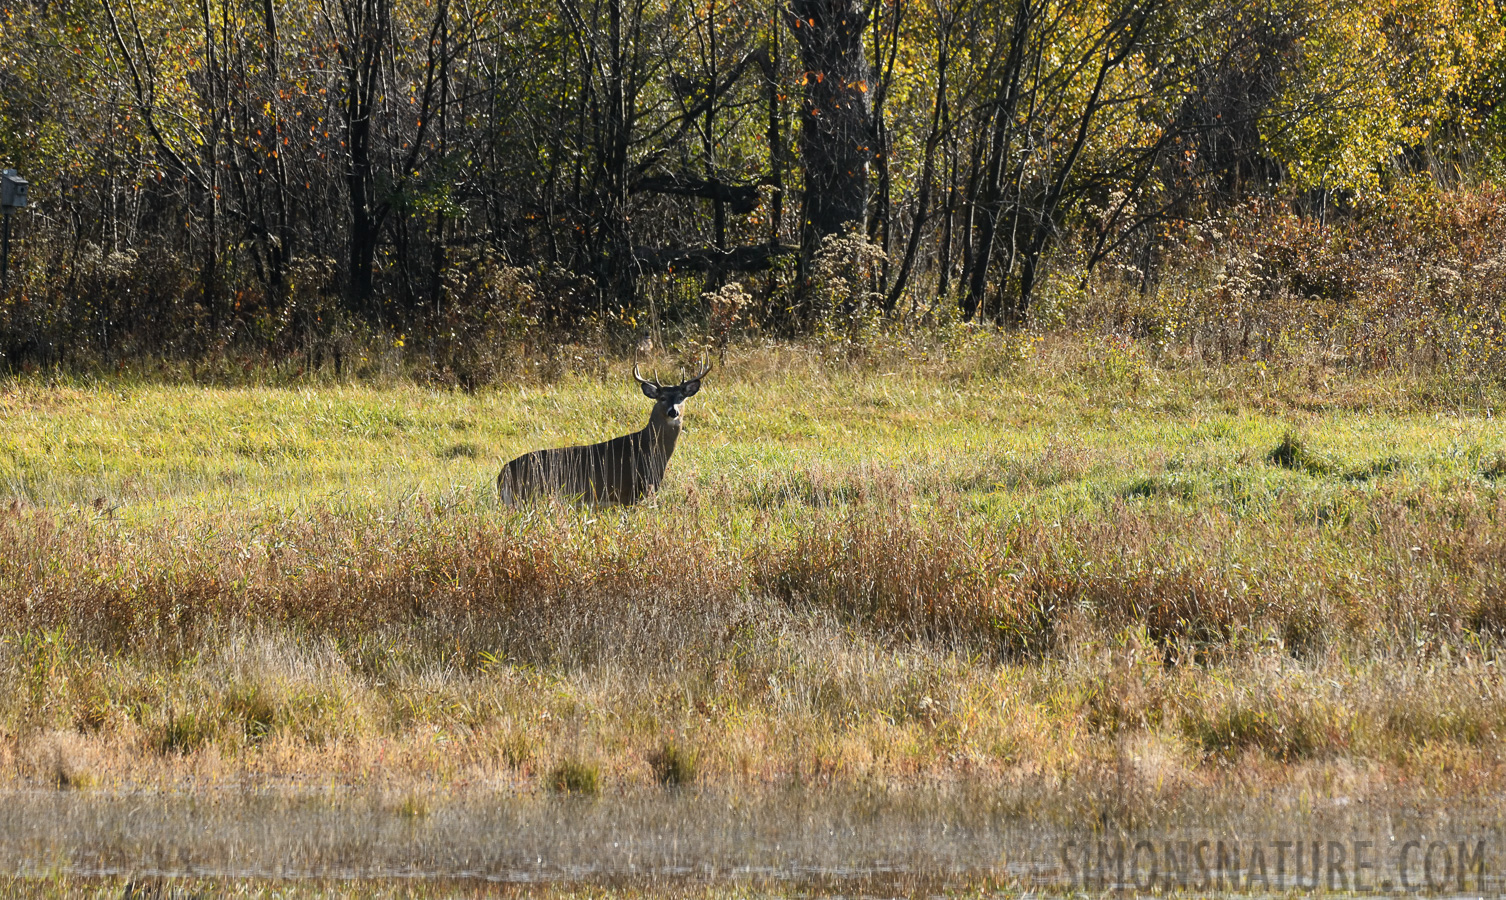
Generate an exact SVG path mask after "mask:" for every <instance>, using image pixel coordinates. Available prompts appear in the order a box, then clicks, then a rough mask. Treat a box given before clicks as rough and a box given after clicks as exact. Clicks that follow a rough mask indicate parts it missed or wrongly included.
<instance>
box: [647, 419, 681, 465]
mask: <svg viewBox="0 0 1506 900" xmlns="http://www.w3.org/2000/svg"><path fill="white" fill-rule="evenodd" d="M680 427H681V418H680V417H678V416H677V417H675V418H673V419H671V418H670V417H669V416H667V415H665V413H664V411H663V410H662V409H659V408H658V407H655V408H654V412H653V414H652V415H650V416H649V417H648V425H647V426H645V427H644V429H643V436H644V437H645V438H647V439H648V445H649V446H650V447H652V448H654V450H656V451H657V452H658V453H660V454H662V457H661V458H662V459H666V460H667V459H669V455H670V454H671V453H673V452H675V441H677V440H679V439H680Z"/></svg>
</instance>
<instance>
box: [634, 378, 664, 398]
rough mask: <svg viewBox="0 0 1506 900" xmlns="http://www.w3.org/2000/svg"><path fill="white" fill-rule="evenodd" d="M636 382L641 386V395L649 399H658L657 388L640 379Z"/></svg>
mask: <svg viewBox="0 0 1506 900" xmlns="http://www.w3.org/2000/svg"><path fill="white" fill-rule="evenodd" d="M638 384H639V385H640V386H641V387H642V388H643V396H645V397H647V398H648V399H650V400H658V399H659V389H658V388H656V387H654V386H653V385H651V384H649V383H648V382H646V381H640V382H638Z"/></svg>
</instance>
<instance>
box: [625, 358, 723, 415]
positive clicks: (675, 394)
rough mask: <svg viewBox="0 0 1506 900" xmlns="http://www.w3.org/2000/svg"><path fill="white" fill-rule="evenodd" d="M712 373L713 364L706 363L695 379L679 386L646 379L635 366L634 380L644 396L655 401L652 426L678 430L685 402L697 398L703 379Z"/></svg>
mask: <svg viewBox="0 0 1506 900" xmlns="http://www.w3.org/2000/svg"><path fill="white" fill-rule="evenodd" d="M710 371H711V364H710V363H706V364H704V365H703V366H702V367H701V371H700V372H697V373H696V375H695V377H693V378H690V379H687V380H685V381H682V382H680V383H679V384H672V385H666V384H660V383H659V379H657V378H654V379H652V380H650V379H645V378H643V377H642V376H641V375H639V374H638V367H637V366H636V365H635V366H633V380H634V381H637V382H638V385H639V386H640V387H642V388H643V396H645V397H647V398H648V399H650V400H653V401H655V403H654V411H653V414H652V415H651V416H650V417H649V422H650V423H651V424H657V425H661V426H668V427H670V428H674V429H676V430H678V429H679V427H680V424H681V418H680V416H681V414H682V413H683V412H684V409H683V407H684V405H685V400H686V399H687V398H689V397H693V396H695V392H696V391H699V390H700V389H701V379H702V378H705V377H706V373H707V372H710Z"/></svg>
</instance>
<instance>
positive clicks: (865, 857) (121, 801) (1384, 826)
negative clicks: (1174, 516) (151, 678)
mask: <svg viewBox="0 0 1506 900" xmlns="http://www.w3.org/2000/svg"><path fill="white" fill-rule="evenodd" d="M1068 808H1069V807H1068V805H1063V806H1062V807H1060V808H1057V809H1055V810H1054V811H1053V812H1051V813H1050V814H1042V813H1041V812H1040V811H1039V808H1038V807H1037V808H1035V810H1034V811H1032V812H1029V813H1022V812H1021V810H1022V806H1021V798H1020V797H1019V796H1018V795H1012V796H1007V797H1006V796H1004V795H1002V794H998V793H994V792H991V791H989V790H988V789H987V788H983V787H977V788H969V789H956V788H937V789H934V790H922V789H916V788H910V789H906V790H900V791H884V790H873V791H859V790H844V791H822V790H808V789H788V790H778V789H776V790H770V791H766V792H762V793H759V794H756V795H744V794H739V793H734V792H724V791H703V792H698V793H658V792H652V793H643V794H636V795H625V796H603V797H599V798H594V799H580V798H561V797H554V796H534V795H523V796H517V795H497V796H493V797H489V798H485V799H467V800H457V801H452V802H449V803H445V804H442V805H436V806H435V807H434V808H433V809H432V810H431V811H423V810H422V808H421V806H420V808H419V810H418V811H417V814H415V810H414V805H413V804H411V803H410V804H407V805H406V806H405V804H404V803H402V802H393V801H392V799H391V798H383V797H378V796H374V795H369V794H362V793H360V792H358V791H334V792H306V793H298V792H293V791H288V790H258V791H235V790H227V791H216V792H198V793H193V794H187V795H164V794H159V793H112V792H108V791H54V790H37V791H22V792H9V793H4V794H3V795H0V869H3V870H5V871H9V872H13V873H28V874H30V873H45V872H70V873H74V874H80V875H138V876H147V875H194V876H222V877H257V878H302V877H326V878H327V877H336V878H341V877H368V878H369V877H401V878H445V879H477V880H485V881H497V882H551V881H554V882H578V881H589V882H613V883H615V882H646V883H669V882H684V881H689V882H708V881H711V882H716V881H740V880H741V881H755V882H762V883H767V882H774V883H785V884H791V885H805V886H810V887H818V886H823V885H824V886H827V887H830V888H832V889H835V890H839V891H841V890H848V891H851V892H857V893H879V894H886V893H898V892H904V893H913V892H915V891H916V890H922V891H924V890H926V889H935V890H942V889H944V888H946V887H948V886H952V885H960V884H978V883H984V882H986V883H993V884H998V885H1000V886H1005V887H1011V888H1016V889H1022V890H1040V889H1053V890H1070V889H1077V890H1084V889H1086V890H1089V891H1095V890H1100V889H1114V888H1115V887H1116V886H1117V887H1121V888H1134V889H1138V890H1139V891H1141V892H1150V891H1162V890H1167V889H1180V890H1197V891H1198V892H1201V893H1208V892H1215V893H1216V892H1225V893H1232V892H1236V891H1237V892H1240V893H1246V892H1249V893H1267V892H1278V891H1282V890H1291V889H1297V890H1310V889H1316V888H1319V887H1322V888H1328V889H1330V890H1333V889H1337V890H1344V889H1350V890H1353V889H1356V888H1358V889H1359V890H1360V891H1361V892H1365V891H1379V892H1387V891H1389V892H1398V893H1399V892H1408V891H1410V890H1421V891H1423V892H1427V893H1433V894H1467V895H1469V896H1482V895H1501V894H1503V892H1506V832H1503V828H1502V817H1501V816H1500V815H1499V814H1498V812H1499V808H1498V807H1494V806H1493V805H1490V804H1485V803H1483V802H1482V803H1481V804H1480V806H1479V808H1478V809H1474V810H1461V809H1458V808H1442V807H1423V806H1407V805H1401V804H1396V805H1391V806H1385V807H1381V806H1376V805H1373V804H1350V803H1347V802H1345V801H1344V800H1342V799H1339V800H1330V801H1324V802H1318V803H1313V802H1311V801H1309V800H1307V799H1305V798H1304V797H1295V798H1290V799H1285V800H1264V801H1262V800H1256V799H1245V800H1238V801H1229V800H1227V799H1224V800H1219V801H1216V802H1215V801H1211V800H1210V801H1206V802H1201V801H1198V800H1197V799H1196V798H1192V799H1191V800H1187V799H1185V798H1184V800H1183V801H1182V802H1180V803H1178V804H1177V806H1176V808H1175V809H1170V810H1167V809H1163V810H1161V811H1160V812H1159V813H1158V814H1157V816H1156V817H1155V820H1154V821H1151V822H1147V823H1145V824H1140V825H1138V826H1136V827H1131V828H1124V827H1120V826H1117V825H1115V824H1114V823H1113V821H1112V817H1111V816H1109V815H1107V814H1104V813H1099V814H1097V815H1094V814H1091V813H1084V814H1083V815H1086V816H1087V819H1088V820H1087V821H1074V814H1073V813H1071V812H1069V811H1068ZM1079 808H1082V809H1089V808H1090V807H1087V806H1080V805H1079ZM1140 818H1141V819H1144V818H1145V817H1144V816H1140ZM1205 842H1206V843H1205ZM1314 842H1316V852H1317V859H1318V865H1317V866H1316V867H1315V866H1314V865H1313V860H1314ZM1121 854H1122V855H1121ZM1121 859H1122V862H1121ZM1461 862H1462V863H1463V865H1461ZM1315 869H1316V871H1315ZM1461 869H1462V870H1463V882H1462V884H1461V882H1460V874H1461ZM1220 888H1222V891H1220Z"/></svg>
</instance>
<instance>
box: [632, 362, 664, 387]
mask: <svg viewBox="0 0 1506 900" xmlns="http://www.w3.org/2000/svg"><path fill="white" fill-rule="evenodd" d="M633 380H634V381H636V382H638V383H639V384H646V385H649V386H650V387H654V388H661V387H663V386H664V385H662V384H660V383H659V379H658V378H655V379H654V380H653V381H647V380H645V379H643V378H639V377H638V364H637V363H633Z"/></svg>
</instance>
